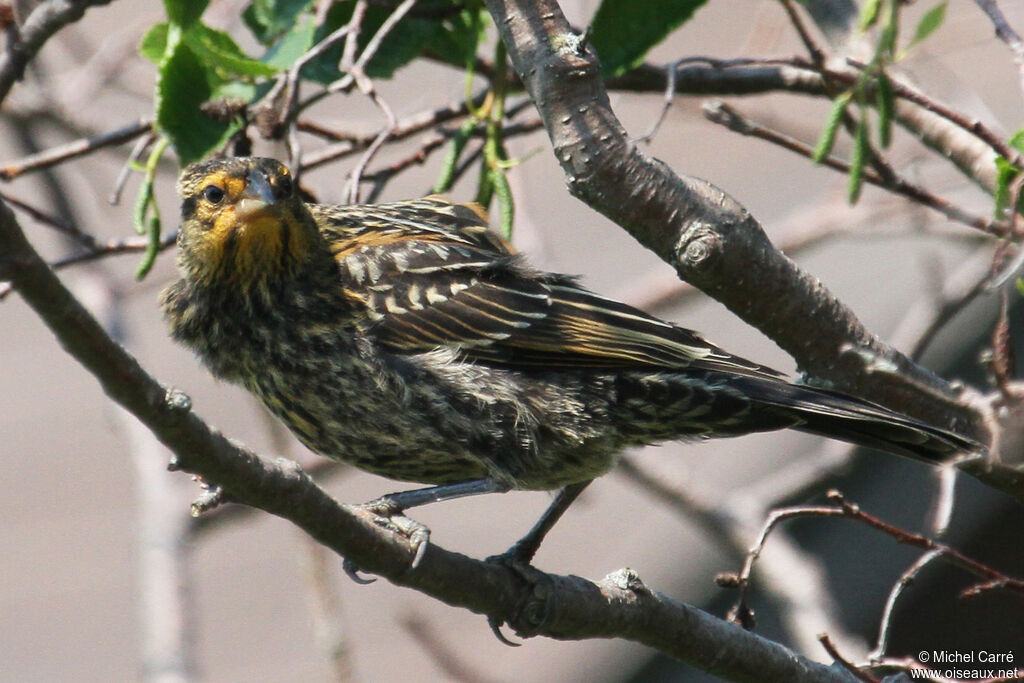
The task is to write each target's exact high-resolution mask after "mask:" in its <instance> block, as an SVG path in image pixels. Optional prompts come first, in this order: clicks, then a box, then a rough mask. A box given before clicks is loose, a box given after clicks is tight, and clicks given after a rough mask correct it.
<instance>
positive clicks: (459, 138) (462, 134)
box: [434, 118, 477, 193]
mask: <svg viewBox="0 0 1024 683" xmlns="http://www.w3.org/2000/svg"><path fill="white" fill-rule="evenodd" d="M476 126H477V120H476V119H474V118H469V119H466V121H465V122H464V123H463V124H462V125H461V126H459V130H458V131H456V133H455V135H454V136H453V137H452V142H451V144H450V145H449V146H448V152H447V153H446V154H445V156H444V161H443V162H441V172H440V173H438V175H437V181H436V182H434V192H437V193H441V192H447V191H448V190H450V189H451V188H452V180H453V179H454V177H455V168H456V167H457V166H458V164H459V158H460V157H461V156H462V151H463V150H464V149H465V148H466V143H467V142H469V138H470V136H471V135H472V134H473V129H474V128H476Z"/></svg>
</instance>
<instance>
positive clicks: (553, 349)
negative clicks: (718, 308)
mask: <svg viewBox="0 0 1024 683" xmlns="http://www.w3.org/2000/svg"><path fill="white" fill-rule="evenodd" d="M311 210H312V211H313V212H314V215H316V216H317V218H318V219H322V220H319V222H320V223H321V225H324V226H325V227H324V228H322V230H323V232H324V234H325V235H326V236H327V238H328V241H329V243H330V244H331V248H332V251H333V252H334V253H335V255H336V258H337V260H338V263H339V265H340V267H341V268H342V270H343V271H344V274H345V275H347V276H348V279H351V281H352V282H353V283H354V285H355V286H354V287H353V290H354V291H355V292H357V293H358V299H360V300H362V301H363V302H364V303H365V305H366V311H367V319H368V321H370V323H369V325H368V328H367V331H368V333H369V334H370V335H371V336H372V337H373V338H374V339H375V340H376V341H377V343H379V344H381V345H382V346H384V347H385V348H387V349H388V350H389V351H392V352H393V353H398V354H413V353H421V352H424V351H429V350H433V349H436V348H456V349H458V350H459V351H460V352H461V354H462V356H463V357H464V358H466V359H467V360H471V361H473V362H479V363H484V364H487V365H495V366H513V367H529V368H535V369H543V368H551V369H555V368H571V367H602V368H639V367H646V368H666V369H667V368H681V367H690V366H693V367H701V368H705V369H718V370H723V371H729V372H735V373H740V374H749V375H756V376H762V377H765V376H768V377H778V376H779V375H778V373H776V372H775V371H773V370H770V369H768V368H764V367H762V366H759V365H757V364H755V363H751V362H750V361H747V360H744V359H742V358H738V357H736V356H733V355H731V354H728V353H726V352H725V351H723V350H722V349H720V348H718V347H717V346H715V345H714V344H711V343H710V342H708V341H707V340H706V339H704V338H703V337H701V336H700V335H699V334H697V333H696V332H692V331H690V330H686V329H683V328H681V327H677V326H675V325H672V324H670V323H667V322H664V321H662V320H659V319H657V318H655V317H653V316H651V315H648V314H646V313H644V312H643V311H640V310H638V309H635V308H633V307H631V306H628V305H626V304H623V303H620V302H618V301H614V300H612V299H607V298H605V297H602V296H599V295H597V294H594V293H593V292H590V291H588V290H586V289H584V288H583V287H580V286H579V285H577V284H576V283H575V281H574V280H573V279H572V278H570V277H567V276H562V275H551V274H548V273H540V272H537V271H534V270H532V269H530V268H529V267H527V266H526V265H525V264H524V263H523V262H522V261H521V260H520V259H519V258H518V257H517V256H515V255H513V254H512V253H511V250H510V249H509V248H508V246H507V245H506V244H505V243H504V242H502V241H501V240H499V239H498V238H497V237H496V236H494V235H493V233H491V232H490V231H488V230H486V224H485V223H484V222H483V217H482V215H481V214H480V213H477V212H476V211H475V210H473V209H470V208H467V207H465V206H461V205H454V204H451V203H449V202H447V201H446V200H443V199H441V198H433V197H431V198H426V199H422V200H415V201H412V202H402V203H400V204H391V205H388V204H384V205H376V206H369V207H362V206H361V207H316V206H314V207H311ZM318 212H319V213H318Z"/></svg>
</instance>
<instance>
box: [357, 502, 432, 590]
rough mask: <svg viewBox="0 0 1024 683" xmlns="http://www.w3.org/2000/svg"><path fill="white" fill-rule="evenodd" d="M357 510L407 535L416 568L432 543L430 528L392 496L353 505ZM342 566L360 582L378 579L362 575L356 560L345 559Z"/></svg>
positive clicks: (397, 532)
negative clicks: (369, 514)
mask: <svg viewBox="0 0 1024 683" xmlns="http://www.w3.org/2000/svg"><path fill="white" fill-rule="evenodd" d="M352 507H354V508H355V509H357V510H365V511H367V512H369V513H371V514H372V515H373V521H374V523H375V524H377V525H379V526H382V527H384V528H385V529H387V530H389V531H393V532H394V533H396V534H400V535H402V536H405V537H406V539H408V541H409V546H410V547H411V548H412V552H413V558H412V562H411V564H410V569H416V567H418V566H419V565H420V562H421V561H422V560H423V556H424V555H425V554H426V552H427V546H429V545H430V529H429V528H428V527H427V526H426V525H425V524H422V523H420V522H417V521H416V520H415V519H411V518H409V517H406V516H405V514H404V510H403V509H402V507H401V506H400V505H399V504H398V503H396V502H395V500H393V498H392V497H391V496H381V497H380V498H377V499H376V500H371V501H370V502H368V503H363V504H361V505H354V506H352ZM342 568H343V569H344V570H345V573H346V574H348V576H349V578H351V579H352V580H353V581H355V582H356V583H359V584H368V583H373V582H374V581H375V580H376V579H372V578H371V579H367V578H364V577H363V576H361V575H360V572H361V571H362V570H361V569H360V568H359V567H358V566H357V565H356V564H355V563H354V562H352V561H351V560H349V559H348V558H346V559H345V561H344V563H343V564H342Z"/></svg>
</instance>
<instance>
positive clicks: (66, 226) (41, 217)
mask: <svg viewBox="0 0 1024 683" xmlns="http://www.w3.org/2000/svg"><path fill="white" fill-rule="evenodd" d="M0 199H3V200H4V201H5V202H7V203H8V204H10V205H11V206H13V207H15V208H17V209H20V210H22V211H24V212H25V213H27V214H28V215H29V216H31V217H32V218H34V219H35V220H37V221H39V222H40V223H42V224H43V225H46V226H48V227H51V228H53V229H54V230H56V231H57V232H59V233H61V234H62V235H67V236H68V237H71V238H72V239H74V240H75V241H76V242H78V243H79V244H81V245H82V246H83V247H85V248H86V249H98V248H100V245H99V243H98V242H96V238H95V237H93V236H92V235H89V234H86V233H84V232H82V231H81V230H79V229H78V227H77V226H75V225H74V224H72V223H69V222H68V221H66V220H64V219H63V218H60V217H59V216H54V215H51V214H49V213H47V212H45V211H43V210H42V209H39V208H37V207H35V206H32V205H31V204H29V203H27V202H23V201H22V200H20V199H16V198H15V197H12V196H10V195H9V194H5V193H0Z"/></svg>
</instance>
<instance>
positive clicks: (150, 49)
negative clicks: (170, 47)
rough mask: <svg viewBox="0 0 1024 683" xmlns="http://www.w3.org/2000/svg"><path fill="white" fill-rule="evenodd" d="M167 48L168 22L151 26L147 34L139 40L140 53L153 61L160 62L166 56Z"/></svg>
mask: <svg viewBox="0 0 1024 683" xmlns="http://www.w3.org/2000/svg"><path fill="white" fill-rule="evenodd" d="M166 50H167V23H166V22H165V23H161V24H156V25H154V26H151V27H150V28H149V30H148V31H146V35H144V36H142V40H141V41H139V54H140V55H142V56H143V57H145V58H146V59H148V60H149V61H151V62H153V63H154V64H159V63H160V60H161V59H163V57H164V52H166Z"/></svg>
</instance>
